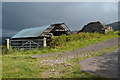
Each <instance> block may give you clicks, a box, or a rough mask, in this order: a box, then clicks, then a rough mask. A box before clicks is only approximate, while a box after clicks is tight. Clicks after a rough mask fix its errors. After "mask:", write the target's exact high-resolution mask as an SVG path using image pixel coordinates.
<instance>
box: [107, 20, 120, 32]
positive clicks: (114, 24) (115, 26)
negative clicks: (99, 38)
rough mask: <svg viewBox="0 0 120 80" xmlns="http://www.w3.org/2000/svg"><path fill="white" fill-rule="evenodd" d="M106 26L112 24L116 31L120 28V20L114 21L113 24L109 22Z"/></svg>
mask: <svg viewBox="0 0 120 80" xmlns="http://www.w3.org/2000/svg"><path fill="white" fill-rule="evenodd" d="M106 26H111V27H112V28H113V29H114V30H115V31H117V30H120V21H119V22H114V23H111V24H107V25H106Z"/></svg>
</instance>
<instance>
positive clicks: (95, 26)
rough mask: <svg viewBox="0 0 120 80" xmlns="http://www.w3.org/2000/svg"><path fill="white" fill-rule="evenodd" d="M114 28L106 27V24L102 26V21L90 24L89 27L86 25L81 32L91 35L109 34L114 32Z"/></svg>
mask: <svg viewBox="0 0 120 80" xmlns="http://www.w3.org/2000/svg"><path fill="white" fill-rule="evenodd" d="M112 30H113V29H112V27H111V26H105V25H104V24H102V23H101V22H100V21H97V22H90V23H88V24H87V25H85V26H84V27H83V28H82V29H81V30H80V31H78V33H79V32H90V33H94V32H99V33H107V32H108V31H112Z"/></svg>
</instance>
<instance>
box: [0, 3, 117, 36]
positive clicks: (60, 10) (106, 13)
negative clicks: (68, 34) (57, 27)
mask: <svg viewBox="0 0 120 80" xmlns="http://www.w3.org/2000/svg"><path fill="white" fill-rule="evenodd" d="M2 14H3V15H2V23H3V24H2V27H3V28H2V30H3V36H13V35H15V34H16V33H17V32H18V31H20V30H22V29H25V28H29V27H38V26H43V25H49V24H52V23H56V22H65V23H66V25H67V26H68V27H69V28H70V30H80V29H81V28H82V27H83V26H84V25H86V24H87V23H89V22H91V21H101V22H102V23H104V24H109V23H112V22H116V21H118V3H117V2H75V3H73V2H71V3H70V2H45V3H43V2H3V3H2Z"/></svg>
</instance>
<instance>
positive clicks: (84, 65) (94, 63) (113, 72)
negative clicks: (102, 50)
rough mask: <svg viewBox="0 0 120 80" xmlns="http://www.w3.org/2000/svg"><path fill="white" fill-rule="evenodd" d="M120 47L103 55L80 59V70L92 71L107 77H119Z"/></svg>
mask: <svg viewBox="0 0 120 80" xmlns="http://www.w3.org/2000/svg"><path fill="white" fill-rule="evenodd" d="M119 52H120V48H119V49H116V50H115V51H113V52H108V53H106V54H103V55H101V56H96V57H92V58H87V59H84V60H80V61H79V65H80V71H83V72H90V73H93V74H94V75H97V76H101V77H106V78H118V77H119V76H118V71H119V70H118V66H119V65H118V54H119Z"/></svg>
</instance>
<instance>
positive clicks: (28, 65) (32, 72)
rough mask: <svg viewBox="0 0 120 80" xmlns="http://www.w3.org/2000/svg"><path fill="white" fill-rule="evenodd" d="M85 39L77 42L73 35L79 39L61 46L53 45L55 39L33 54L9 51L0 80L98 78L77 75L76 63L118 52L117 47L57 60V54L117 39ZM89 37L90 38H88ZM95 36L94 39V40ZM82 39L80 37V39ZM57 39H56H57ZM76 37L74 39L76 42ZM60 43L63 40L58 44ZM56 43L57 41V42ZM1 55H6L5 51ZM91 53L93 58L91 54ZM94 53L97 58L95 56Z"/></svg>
mask: <svg viewBox="0 0 120 80" xmlns="http://www.w3.org/2000/svg"><path fill="white" fill-rule="evenodd" d="M84 35H85V36H84V37H85V38H84V39H79V38H80V37H79V36H80V34H77V35H75V34H74V35H72V36H71V37H72V38H73V36H76V37H77V36H78V37H79V38H78V39H76V40H74V39H72V40H69V41H68V42H65V41H64V40H65V38H64V40H63V42H65V44H62V45H60V46H58V47H57V46H56V45H58V44H61V43H57V44H56V45H53V43H55V41H56V40H57V39H58V38H57V39H56V38H55V39H54V41H53V42H52V46H53V48H49V47H46V48H43V49H34V50H29V51H25V50H19V51H16V50H9V51H7V53H8V54H4V53H2V54H3V56H2V77H3V78H100V77H98V76H94V75H92V74H90V73H85V72H80V71H79V69H80V66H79V65H78V61H79V60H81V59H84V58H88V57H93V56H98V55H102V54H104V53H106V52H110V51H113V50H115V49H116V48H117V46H113V47H108V48H103V49H102V50H100V51H99V50H98V51H95V52H94V51H93V52H86V53H81V54H84V56H82V57H80V56H78V57H76V58H72V59H68V58H58V55H59V54H63V53H64V52H68V51H73V50H76V49H79V48H82V47H84V46H88V45H90V44H93V43H98V42H101V41H105V40H108V39H111V38H116V37H118V35H116V34H114V33H109V34H98V33H91V34H88V33H87V34H84ZM90 35H91V37H90ZM94 35H95V36H94ZM82 36H83V35H82ZM60 37H61V38H63V37H66V36H65V35H62V36H60ZM60 37H59V39H60ZM76 37H75V38H76ZM61 41H62V40H61ZM58 42H59V41H58ZM3 52H6V51H5V50H4V51H3ZM56 52H60V53H59V54H56V55H53V56H50V57H44V58H38V59H34V58H31V57H30V56H31V55H38V54H39V55H42V54H50V53H56ZM91 53H94V54H91ZM96 53H97V54H96Z"/></svg>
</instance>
